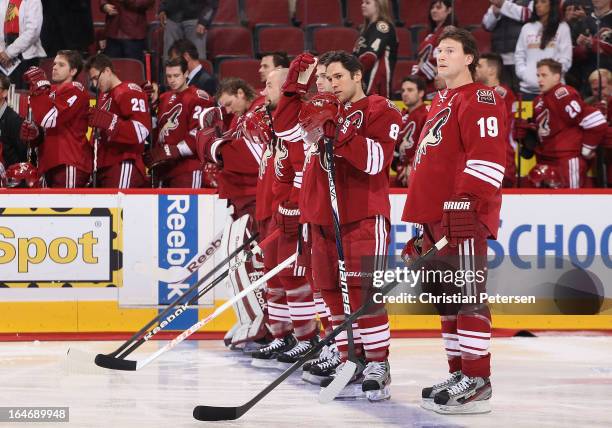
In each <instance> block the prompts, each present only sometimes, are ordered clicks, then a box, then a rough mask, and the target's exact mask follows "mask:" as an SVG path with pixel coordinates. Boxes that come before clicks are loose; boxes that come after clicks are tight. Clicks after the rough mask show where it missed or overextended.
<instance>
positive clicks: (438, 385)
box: [433, 372, 457, 389]
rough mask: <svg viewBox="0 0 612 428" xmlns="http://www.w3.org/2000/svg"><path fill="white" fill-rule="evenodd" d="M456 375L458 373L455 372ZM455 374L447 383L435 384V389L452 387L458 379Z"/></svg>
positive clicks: (452, 374)
mask: <svg viewBox="0 0 612 428" xmlns="http://www.w3.org/2000/svg"><path fill="white" fill-rule="evenodd" d="M455 373H457V372H455ZM455 373H451V375H450V376H449V377H448V379H446V380H445V381H443V382H440V383H437V384H435V385H434V386H433V389H444V388H446V387H447V386H448V385H451V384H452V383H454V382H455V379H456V375H455Z"/></svg>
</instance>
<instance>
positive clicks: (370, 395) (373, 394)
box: [365, 385, 391, 403]
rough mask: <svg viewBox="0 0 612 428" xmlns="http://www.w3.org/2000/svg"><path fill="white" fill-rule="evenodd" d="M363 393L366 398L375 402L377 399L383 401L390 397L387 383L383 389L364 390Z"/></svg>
mask: <svg viewBox="0 0 612 428" xmlns="http://www.w3.org/2000/svg"><path fill="white" fill-rule="evenodd" d="M365 395H366V398H367V399H368V400H369V401H371V402H372V403H375V402H377V401H385V400H388V399H390V398H391V388H390V387H389V385H387V386H385V387H384V388H383V389H376V390H373V391H366V392H365Z"/></svg>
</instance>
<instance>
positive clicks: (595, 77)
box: [589, 68, 612, 98]
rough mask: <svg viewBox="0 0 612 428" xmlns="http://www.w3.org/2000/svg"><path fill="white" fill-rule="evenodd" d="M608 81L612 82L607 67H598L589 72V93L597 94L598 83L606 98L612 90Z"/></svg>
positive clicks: (611, 74)
mask: <svg viewBox="0 0 612 428" xmlns="http://www.w3.org/2000/svg"><path fill="white" fill-rule="evenodd" d="M610 83H612V73H611V72H610V70H608V69H607V68H599V69H597V70H594V71H593V72H592V73H591V74H589V85H590V86H591V93H592V94H593V95H595V96H596V97H597V96H599V85H600V84H601V93H602V96H603V97H605V98H608V97H609V96H610V95H612V94H611V92H612V91H610V89H611V88H610Z"/></svg>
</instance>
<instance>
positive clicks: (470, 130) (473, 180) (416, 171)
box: [402, 83, 507, 238]
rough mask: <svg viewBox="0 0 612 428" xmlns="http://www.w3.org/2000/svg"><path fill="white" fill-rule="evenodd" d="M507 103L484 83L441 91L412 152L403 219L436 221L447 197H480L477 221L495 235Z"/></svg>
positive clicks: (497, 226) (502, 166) (415, 221)
mask: <svg viewBox="0 0 612 428" xmlns="http://www.w3.org/2000/svg"><path fill="white" fill-rule="evenodd" d="M506 117H507V114H506V108H505V104H504V102H503V100H502V99H501V98H500V97H499V95H498V94H497V92H495V91H494V90H493V89H492V88H489V87H487V86H485V85H483V84H481V83H470V84H467V85H463V86H461V87H459V88H455V89H450V90H445V91H444V92H439V93H438V94H437V95H436V96H435V97H434V99H433V101H432V104H431V109H430V110H429V115H428V116H427V122H426V123H425V126H424V128H423V131H422V132H421V136H420V138H419V143H418V146H417V151H416V153H415V155H414V162H413V164H412V167H413V168H412V172H411V174H410V187H409V188H408V197H407V200H406V205H405V207H404V213H403V216H402V220H404V221H411V222H414V223H420V224H425V223H434V222H438V221H440V220H441V219H442V207H443V204H444V202H445V201H447V200H449V199H451V198H453V197H460V196H467V195H469V196H471V197H473V198H475V199H476V200H477V213H478V217H479V220H480V221H481V222H482V223H483V224H484V225H485V226H486V227H487V228H488V230H489V232H490V233H491V236H492V237H494V238H495V237H496V236H497V230H498V228H499V211H500V208H501V185H502V180H503V178H504V163H505V159H506V147H505V145H506V144H507V143H506V133H507V124H506Z"/></svg>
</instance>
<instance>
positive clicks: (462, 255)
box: [402, 27, 507, 413]
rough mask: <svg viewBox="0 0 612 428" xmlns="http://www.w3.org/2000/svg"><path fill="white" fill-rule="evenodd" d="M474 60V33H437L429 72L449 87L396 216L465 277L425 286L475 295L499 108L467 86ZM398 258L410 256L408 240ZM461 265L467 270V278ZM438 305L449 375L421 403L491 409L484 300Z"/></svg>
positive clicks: (500, 173) (494, 218)
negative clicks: (438, 245) (444, 241)
mask: <svg viewBox="0 0 612 428" xmlns="http://www.w3.org/2000/svg"><path fill="white" fill-rule="evenodd" d="M477 63H478V49H477V47H476V41H475V40H474V37H473V36H472V35H471V34H470V33H469V32H468V31H466V30H463V29H457V28H455V27H448V28H447V29H445V30H444V32H443V33H442V35H441V36H440V42H439V44H438V65H437V69H438V74H439V75H440V76H441V77H442V78H443V79H444V80H445V81H446V86H447V88H448V89H446V90H444V91H442V92H439V93H438V94H437V95H436V96H435V97H434V99H433V101H432V104H431V109H430V111H429V114H428V116H427V120H426V122H425V126H424V127H423V130H422V132H421V136H420V139H419V142H418V146H417V150H416V154H415V156H414V161H413V169H412V172H411V176H410V187H409V189H408V197H407V200H406V206H405V208H404V215H403V218H402V219H403V220H405V221H410V222H414V223H420V224H422V225H423V238H422V248H421V249H420V251H427V250H428V249H429V248H431V247H432V245H433V244H434V243H435V242H437V241H438V240H439V239H441V238H442V237H444V236H446V237H447V238H448V241H449V245H448V246H447V247H445V248H444V249H442V250H441V251H439V253H438V255H439V257H441V258H442V259H441V260H437V261H436V264H443V267H441V268H440V269H444V270H448V269H451V270H454V271H455V272H457V275H464V274H465V275H466V279H467V280H466V281H463V282H460V280H459V278H460V277H459V276H455V281H454V283H442V282H438V283H424V284H423V287H424V290H426V291H430V292H431V293H442V292H443V293H447V294H455V293H460V294H461V295H462V296H474V297H476V300H477V301H478V297H479V296H480V293H482V292H484V291H485V285H486V255H487V238H495V237H496V236H497V229H498V227H499V212H500V208H501V185H502V181H503V179H504V166H503V165H504V163H505V154H506V144H507V143H506V137H507V131H506V130H507V124H506V118H507V113H506V107H505V104H504V101H503V100H502V99H501V98H500V96H499V95H498V94H497V93H496V91H495V90H494V89H493V88H489V87H487V86H485V85H483V84H480V83H474V78H473V76H474V74H475V69H476V64H477ZM418 251H419V249H418V248H417V250H416V253H418ZM403 255H404V256H407V257H409V258H412V257H415V240H414V239H413V240H411V241H409V243H408V244H407V246H406V249H405V250H404V254H403ZM429 269H431V270H434V269H435V266H434V265H433V264H432V265H429ZM466 271H467V272H473V273H471V274H469V278H467V275H468V274H467V273H465V272H466ZM478 273H480V275H479V274H478ZM430 277H432V276H430ZM470 279H471V280H470ZM436 308H437V309H438V311H439V313H440V315H441V321H442V336H443V338H444V345H445V349H446V354H447V358H448V364H449V372H450V373H451V374H450V377H449V378H448V379H447V380H446V381H444V382H442V383H439V384H436V385H434V386H432V387H429V388H424V389H423V392H422V397H423V406H424V407H426V408H429V409H434V410H436V411H437V412H440V413H481V412H486V411H489V410H490V407H489V398H490V397H491V383H490V381H489V376H490V370H491V369H490V354H489V351H488V349H489V341H490V338H491V313H490V312H489V308H488V307H487V305H486V303H482V304H481V303H476V304H473V305H467V304H466V305H463V306H457V305H445V304H441V305H437V306H436Z"/></svg>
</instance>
